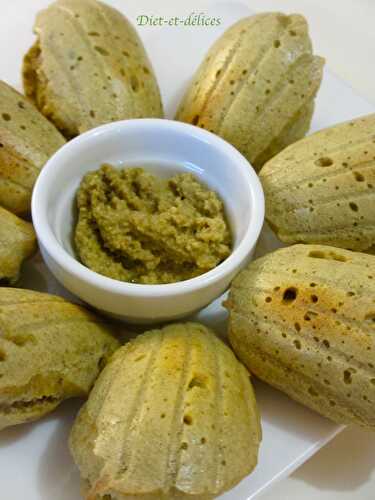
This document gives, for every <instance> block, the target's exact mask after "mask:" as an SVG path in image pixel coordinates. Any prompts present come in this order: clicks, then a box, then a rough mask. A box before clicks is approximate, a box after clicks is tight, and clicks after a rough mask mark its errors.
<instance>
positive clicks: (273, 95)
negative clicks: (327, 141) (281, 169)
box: [176, 13, 324, 169]
mask: <svg viewBox="0 0 375 500" xmlns="http://www.w3.org/2000/svg"><path fill="white" fill-rule="evenodd" d="M323 64H324V61H323V59H322V58H320V57H317V56H313V54H312V48H311V41H310V38H309V35H308V26H307V23H306V20H305V19H304V18H303V17H302V16H300V15H297V14H292V15H291V16H285V15H284V14H281V13H267V14H257V15H255V16H251V17H248V18H245V19H242V20H240V21H239V22H238V23H236V24H235V25H234V26H232V27H231V28H229V29H228V30H227V31H226V32H225V33H224V35H223V36H222V37H221V38H220V39H219V40H218V41H217V42H216V43H215V44H214V45H213V46H212V48H211V49H210V50H209V52H208V53H207V56H206V58H205V59H204V61H203V62H202V64H201V66H200V68H199V69H198V71H197V73H196V75H195V76H194V78H193V81H192V83H191V85H190V87H189V89H188V90H187V92H186V94H185V97H184V98H183V100H182V102H181V104H180V107H179V110H178V112H177V115H176V118H177V119H178V120H181V121H186V122H190V123H193V124H194V125H197V126H200V127H203V128H206V129H208V130H211V131H212V132H215V133H216V134H218V135H220V136H221V137H223V138H224V139H226V140H227V141H228V142H230V143H232V144H233V145H234V146H235V147H236V148H237V149H238V150H239V151H240V152H241V153H242V154H244V156H246V157H247V159H248V160H249V161H250V163H251V164H252V165H253V166H254V167H255V168H256V169H259V168H260V167H261V166H262V164H263V163H264V162H265V161H266V160H268V159H269V158H270V157H271V156H273V155H274V154H276V153H278V152H279V151H280V150H281V149H282V148H283V147H285V146H287V145H288V144H290V143H291V142H294V141H296V140H297V139H300V138H301V137H303V135H304V134H305V133H306V131H307V130H308V128H309V125H310V120H311V116H312V112H313V108H314V98H315V95H316V93H317V91H318V89H319V86H320V82H321V78H322V68H323Z"/></svg>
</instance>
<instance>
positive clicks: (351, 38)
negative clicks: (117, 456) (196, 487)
mask: <svg viewBox="0 0 375 500" xmlns="http://www.w3.org/2000/svg"><path fill="white" fill-rule="evenodd" d="M154 1H155V12H154V13H155V14H158V12H157V11H158V9H157V5H158V3H159V5H160V4H162V3H163V2H164V1H166V0H154ZM176 1H178V0H176ZM8 2H9V3H8ZM124 2H125V0H124ZM126 2H127V3H133V4H134V7H135V5H136V4H137V0H126ZM227 2H228V0H226V2H225V3H227ZM33 3H34V0H2V1H1V7H2V10H1V13H0V24H1V21H3V23H4V21H5V22H6V24H7V30H9V31H8V33H9V32H11V31H12V30H13V24H14V27H17V30H19V29H22V28H24V29H25V30H27V31H29V30H30V19H31V18H32V17H33V16H32V15H31V12H32V11H33V10H34V8H33ZM194 3H195V0H191V1H190V4H189V5H191V6H193V5H194ZM233 3H235V2H233ZM247 3H248V5H249V7H251V8H252V9H253V10H256V11H262V10H281V11H284V12H300V13H303V14H305V15H306V17H307V18H308V21H309V24H310V27H311V34H312V38H313V41H314V46H315V49H316V52H317V53H319V54H320V55H323V56H324V57H326V59H327V66H328V67H329V68H330V69H331V70H332V71H333V72H334V73H336V74H337V75H339V76H340V77H342V78H343V79H345V80H346V81H347V82H349V83H350V84H351V85H352V86H353V88H354V89H355V90H356V91H357V92H359V93H360V94H362V95H363V96H365V97H366V98H367V99H368V100H369V101H372V102H373V103H375V69H374V68H375V66H374V60H375V51H374V49H375V30H374V21H375V0H247ZM7 5H8V6H9V9H10V10H11V12H12V14H13V16H11V17H10V18H9V17H8V18H6V13H7ZM10 5H12V7H10ZM34 5H35V4H34ZM132 7H133V6H132ZM18 8H19V9H22V15H18V13H17V11H18ZM189 8H190V7H189V6H188V3H187V2H186V10H187V11H188V10H189ZM28 10H29V11H30V16H27V15H25V14H26V12H25V11H28ZM8 12H9V11H8ZM207 13H208V14H210V15H212V16H214V15H215V12H214V11H212V12H211V11H209V12H207ZM20 21H21V22H20ZM2 28H4V26H2ZM4 31H5V30H3V35H5V33H4ZM1 38H2V37H1V33H0V39H1ZM12 38H13V37H12ZM29 39H30V40H31V39H32V37H31V34H30V37H29ZM13 42H14V45H16V46H17V48H18V50H19V51H21V50H22V51H24V49H26V47H27V46H28V45H29V40H26V39H22V41H21V40H20V41H19V42H18V41H17V40H16V38H13ZM13 42H12V43H13ZM192 44H194V40H192ZM21 45H22V47H21ZM14 48H15V47H14V46H12V47H9V50H8V52H7V55H8V57H6V56H4V55H3V54H2V57H1V60H0V68H1V70H2V71H4V70H6V72H7V73H9V74H10V73H11V74H16V70H17V71H18V69H19V65H20V61H19V59H18V58H15V57H14V55H13V54H14ZM167 64H168V57H167V55H166V65H167ZM172 76H174V77H176V75H172V73H171V77H172ZM10 83H13V84H17V83H18V82H17V81H10ZM51 463H52V462H51ZM374 469H375V435H373V434H370V433H367V432H364V431H361V430H358V429H348V430H345V431H344V432H343V433H342V434H341V435H339V436H338V437H337V438H336V439H335V440H334V441H333V442H332V443H331V444H329V445H327V446H326V448H324V449H323V450H322V451H320V452H319V453H318V454H317V455H315V456H314V457H313V458H312V459H311V460H310V461H309V462H308V463H306V464H305V465H304V466H302V467H301V468H300V469H299V470H298V471H297V472H295V473H294V474H293V475H292V476H291V477H290V478H288V479H286V480H283V481H282V482H280V483H279V484H277V485H276V486H275V487H274V488H273V490H272V491H271V492H269V493H266V494H265V495H264V496H263V497H262V498H263V500H294V499H296V500H297V499H298V500H300V499H302V500H318V499H319V500H337V499H340V500H341V499H342V500H349V499H350V500H374V499H375V472H374ZM3 472H5V471H4V470H3ZM54 472H55V474H56V475H58V470H55V471H54ZM52 479H53V474H51V480H52ZM50 491H53V488H51V490H50ZM53 496H54V495H52V496H51V498H48V495H47V496H46V498H48V500H55V498H53ZM0 499H1V500H10V499H9V498H3V496H2V494H0ZM25 500H27V499H26V498H25Z"/></svg>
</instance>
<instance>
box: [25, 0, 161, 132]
mask: <svg viewBox="0 0 375 500" xmlns="http://www.w3.org/2000/svg"><path fill="white" fill-rule="evenodd" d="M34 31H35V33H36V35H37V41H36V43H35V44H34V46H33V47H32V48H31V49H30V51H29V52H28V53H27V55H26V56H25V59H24V67H23V76H24V88H25V92H26V95H27V96H29V97H30V98H31V99H33V100H34V101H35V103H36V105H37V107H38V108H39V109H40V110H41V112H42V113H43V114H44V115H46V116H47V117H48V118H49V119H50V120H51V121H52V122H54V123H55V125H56V126H57V128H58V129H60V130H61V131H62V132H63V134H64V135H65V136H66V137H74V136H76V135H78V134H80V133H82V132H84V131H86V130H89V129H91V128H94V127H96V126H98V125H101V124H103V123H108V122H113V121H117V120H123V119H127V118H146V117H162V115H163V110H162V103H161V97H160V92H159V88H158V84H157V82H156V78H155V75H154V72H153V69H152V66H151V63H150V61H149V59H148V57H147V54H146V52H145V49H144V47H143V45H142V42H141V40H140V38H139V37H138V35H137V33H136V31H135V29H134V28H133V27H132V25H131V24H130V22H129V21H128V20H127V19H126V18H125V17H124V16H123V15H122V14H120V12H118V11H116V10H115V9H113V8H111V7H109V6H107V5H105V4H103V3H101V2H97V1H96V0H57V1H56V2H55V3H53V4H52V5H51V6H49V7H48V8H47V9H45V10H43V11H41V12H40V13H39V14H38V16H37V19H36V23H35V26H34Z"/></svg>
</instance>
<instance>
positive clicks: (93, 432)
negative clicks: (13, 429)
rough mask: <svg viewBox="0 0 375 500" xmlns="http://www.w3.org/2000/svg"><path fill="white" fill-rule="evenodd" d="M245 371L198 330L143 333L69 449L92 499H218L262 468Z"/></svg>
mask: <svg viewBox="0 0 375 500" xmlns="http://www.w3.org/2000/svg"><path fill="white" fill-rule="evenodd" d="M260 439H261V429H260V423H259V416H258V412H257V408H256V403H255V398H254V393H253V389H252V386H251V383H250V380H249V374H248V372H247V371H246V369H245V368H244V367H243V366H242V365H241V364H240V363H239V362H238V361H237V360H236V358H235V356H234V354H233V352H232V351H231V350H230V349H229V348H228V347H227V346H226V345H225V344H224V343H223V342H222V341H221V340H219V339H218V338H217V337H216V336H215V335H214V334H213V333H212V332H211V331H209V330H207V329H206V328H205V327H204V326H202V325H199V324H196V323H186V324H173V325H170V326H167V327H165V328H163V329H162V330H153V331H150V332H147V333H145V334H143V335H141V336H140V337H138V338H137V339H136V340H134V341H132V342H130V343H129V344H127V345H125V346H124V347H123V348H121V349H120V350H119V351H118V352H116V354H115V355H114V356H113V357H112V358H111V361H110V363H109V364H108V365H107V367H106V368H105V369H104V371H103V372H102V374H101V375H100V377H99V379H98V381H97V382H96V384H95V386H94V389H93V391H92V392H91V394H90V397H89V400H88V402H87V403H86V404H85V405H84V407H83V409H82V410H81V412H80V414H79V416H78V418H77V420H76V422H75V424H74V427H73V430H72V434H71V438H70V445H71V450H72V453H73V456H74V459H75V461H76V463H77V465H78V467H79V469H80V472H81V477H82V479H83V481H84V484H85V489H86V492H87V494H86V498H87V499H88V500H94V499H95V500H96V499H98V498H106V495H109V497H110V498H111V499H112V500H120V499H121V500H122V499H133V498H134V499H135V498H137V499H151V498H157V499H167V498H168V499H174V498H176V499H177V498H179V499H182V498H197V499H198V498H199V499H208V498H213V497H214V496H216V495H218V494H219V493H220V492H222V491H224V490H226V489H228V488H230V487H231V486H233V485H234V484H236V483H237V482H238V481H239V480H241V479H242V478H243V477H244V476H245V475H247V474H248V473H249V472H251V470H252V469H253V468H254V467H255V465H256V462H257V455H258V447H259V442H260Z"/></svg>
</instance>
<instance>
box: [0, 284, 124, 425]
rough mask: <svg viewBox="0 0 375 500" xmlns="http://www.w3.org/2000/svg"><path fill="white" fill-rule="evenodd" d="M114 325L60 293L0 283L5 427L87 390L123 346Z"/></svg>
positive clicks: (0, 389)
mask: <svg viewBox="0 0 375 500" xmlns="http://www.w3.org/2000/svg"><path fill="white" fill-rule="evenodd" d="M112 332H113V328H111V327H110V326H109V325H108V324H106V323H105V322H104V320H102V319H100V318H98V317H96V316H95V315H93V314H92V313H90V312H88V311H86V310H85V309H84V308H83V307H79V306H77V305H74V304H71V303H69V302H67V301H65V300H64V299H62V298H60V297H56V296H53V295H48V294H45V293H38V292H34V291H31V290H21V289H12V288H0V429H3V428H5V427H8V426H11V425H15V424H20V423H24V422H29V421H32V420H36V419H38V418H40V417H42V416H43V415H45V414H46V413H49V412H50V411H52V410H53V409H54V408H56V406H58V404H59V403H61V401H63V400H64V399H66V398H69V397H77V396H87V394H88V392H89V391H90V389H91V386H92V385H93V383H94V381H95V379H96V377H97V376H98V374H99V371H100V369H101V367H102V366H103V365H104V364H105V362H106V361H107V358H108V357H109V356H110V355H111V354H112V353H113V352H114V350H115V349H116V348H117V347H119V343H118V341H117V340H116V339H115V338H114V337H113V336H112V335H111V333H112Z"/></svg>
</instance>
